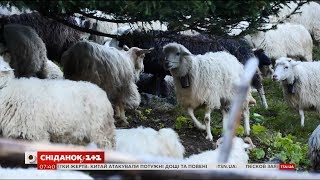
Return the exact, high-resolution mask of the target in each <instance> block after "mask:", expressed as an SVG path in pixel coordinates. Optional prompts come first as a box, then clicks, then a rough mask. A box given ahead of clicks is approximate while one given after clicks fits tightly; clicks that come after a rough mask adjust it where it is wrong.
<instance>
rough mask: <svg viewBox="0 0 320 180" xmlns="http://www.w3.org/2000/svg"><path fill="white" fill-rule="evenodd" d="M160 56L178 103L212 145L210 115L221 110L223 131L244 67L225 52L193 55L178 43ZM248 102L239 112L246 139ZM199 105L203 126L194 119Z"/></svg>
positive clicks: (172, 44) (170, 44) (165, 48)
mask: <svg viewBox="0 0 320 180" xmlns="http://www.w3.org/2000/svg"><path fill="white" fill-rule="evenodd" d="M163 52H164V55H165V63H164V64H165V68H166V69H168V70H170V73H171V75H172V77H173V81H174V87H175V92H176V96H177V101H178V103H179V104H180V105H181V106H182V107H184V108H185V109H187V111H188V114H189V115H190V117H191V119H192V120H193V121H194V123H195V125H196V126H197V127H198V128H199V129H203V130H206V132H207V136H206V139H209V140H211V141H212V134H211V128H210V121H211V117H210V114H211V111H212V110H214V109H220V110H221V112H222V115H223V127H224V129H225V128H226V120H225V118H226V114H227V113H226V110H227V108H228V106H229V104H230V102H231V99H232V98H233V97H234V95H235V94H236V89H235V85H236V84H237V83H239V81H240V76H241V74H242V73H243V72H244V69H243V65H242V64H241V63H240V62H239V61H238V60H237V58H236V57H234V56H233V55H231V54H229V53H227V52H225V51H220V52H215V53H212V52H209V53H206V54H204V55H193V54H192V53H191V52H190V51H189V50H188V49H187V48H186V47H184V46H183V45H181V44H178V43H169V44H167V45H165V46H164V47H163ZM222 89H223V90H222ZM249 92H250V91H249ZM249 92H248V94H249ZM248 102H249V100H248V99H247V100H246V102H245V103H244V105H243V111H242V112H243V115H244V122H245V133H246V134H247V135H249V133H250V125H249V107H248ZM201 105H204V108H205V117H204V120H205V125H203V124H201V123H200V122H199V121H198V120H197V119H196V117H195V116H194V112H193V111H194V109H196V108H197V107H199V106H201Z"/></svg>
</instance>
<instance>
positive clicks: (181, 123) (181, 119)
mask: <svg viewBox="0 0 320 180" xmlns="http://www.w3.org/2000/svg"><path fill="white" fill-rule="evenodd" d="M188 121H190V119H189V118H186V117H184V116H179V117H177V119H176V122H175V124H174V127H175V129H181V128H182V127H185V126H187V123H188Z"/></svg>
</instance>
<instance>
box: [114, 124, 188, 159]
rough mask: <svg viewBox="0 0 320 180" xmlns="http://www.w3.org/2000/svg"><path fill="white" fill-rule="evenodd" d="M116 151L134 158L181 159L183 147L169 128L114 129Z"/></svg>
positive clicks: (176, 135)
mask: <svg viewBox="0 0 320 180" xmlns="http://www.w3.org/2000/svg"><path fill="white" fill-rule="evenodd" d="M116 150H117V151H119V152H122V153H128V154H132V155H135V156H140V155H151V156H161V157H171V158H178V159H182V158H183V155H184V151H185V150H184V147H183V145H182V144H181V142H180V139H179V136H178V134H177V133H176V132H175V131H174V130H173V129H171V128H163V129H160V130H159V131H156V130H154V129H152V128H144V127H138V128H132V129H116Z"/></svg>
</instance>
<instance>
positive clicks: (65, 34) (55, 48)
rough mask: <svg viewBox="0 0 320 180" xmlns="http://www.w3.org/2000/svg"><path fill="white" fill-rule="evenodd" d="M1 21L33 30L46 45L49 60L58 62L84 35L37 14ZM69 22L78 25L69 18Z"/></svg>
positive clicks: (16, 16)
mask: <svg viewBox="0 0 320 180" xmlns="http://www.w3.org/2000/svg"><path fill="white" fill-rule="evenodd" d="M0 21H1V23H2V24H21V25H25V26H30V27H31V28H33V29H34V30H35V31H36V33H37V34H38V35H39V36H40V38H41V39H42V40H43V42H44V43H45V45H46V49H47V56H48V58H49V59H50V60H54V61H57V62H60V58H61V55H62V53H63V52H64V51H66V50H67V49H68V48H69V47H71V46H72V45H73V44H74V43H76V42H78V41H79V40H80V39H81V37H82V35H83V33H82V32H80V31H77V30H75V29H72V28H70V27H68V26H65V25H63V24H61V23H59V22H56V21H54V20H52V19H49V18H46V17H43V16H42V15H40V14H39V13H37V12H33V13H25V14H20V15H12V16H2V17H1V18H0ZM68 21H69V22H71V23H73V24H76V23H77V22H76V21H75V20H74V19H73V18H69V19H68Z"/></svg>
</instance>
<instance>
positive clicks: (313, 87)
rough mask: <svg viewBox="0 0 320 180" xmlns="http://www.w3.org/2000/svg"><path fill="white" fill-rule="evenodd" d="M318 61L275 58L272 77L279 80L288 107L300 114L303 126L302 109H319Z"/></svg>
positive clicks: (319, 64) (319, 83)
mask: <svg viewBox="0 0 320 180" xmlns="http://www.w3.org/2000/svg"><path fill="white" fill-rule="evenodd" d="M319 69H320V62H301V61H295V60H293V59H291V58H287V57H282V58H279V59H278V60H276V64H275V72H274V74H273V79H274V80H276V81H280V82H281V85H282V90H283V95H284V97H285V100H286V101H287V103H288V104H289V106H290V107H292V108H293V109H295V110H297V111H298V112H299V114H300V119H301V126H304V119H305V118H304V110H312V109H315V110H317V111H320V99H319V97H320V90H319V89H320V79H319V75H320V74H319Z"/></svg>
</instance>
